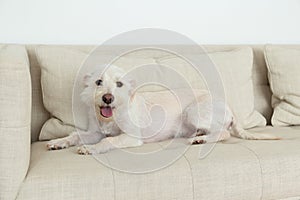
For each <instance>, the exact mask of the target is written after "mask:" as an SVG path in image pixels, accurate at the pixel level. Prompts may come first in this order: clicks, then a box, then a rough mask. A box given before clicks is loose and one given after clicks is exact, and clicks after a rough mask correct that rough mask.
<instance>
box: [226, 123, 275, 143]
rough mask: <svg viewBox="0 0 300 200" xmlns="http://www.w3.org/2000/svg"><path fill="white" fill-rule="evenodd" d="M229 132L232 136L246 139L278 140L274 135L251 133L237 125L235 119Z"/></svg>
mask: <svg viewBox="0 0 300 200" xmlns="http://www.w3.org/2000/svg"><path fill="white" fill-rule="evenodd" d="M230 133H231V135H232V136H234V137H238V138H241V139H246V140H280V138H279V137H276V136H274V135H271V134H260V133H251V132H249V131H246V130H245V129H243V128H242V127H240V126H239V124H238V123H237V122H236V121H235V119H234V120H233V121H232V125H231V131H230Z"/></svg>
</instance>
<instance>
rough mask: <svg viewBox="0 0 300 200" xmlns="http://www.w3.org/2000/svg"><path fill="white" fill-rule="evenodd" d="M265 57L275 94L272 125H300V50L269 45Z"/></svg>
mask: <svg viewBox="0 0 300 200" xmlns="http://www.w3.org/2000/svg"><path fill="white" fill-rule="evenodd" d="M265 56H266V61H267V66H268V69H269V80H270V85H271V90H272V92H273V95H272V107H273V108H274V113H273V116H272V125H274V126H288V125H300V88H299V85H300V79H299V77H300V72H299V68H300V48H299V47H298V48H296V47H292V46H290V47H288V46H278V45H267V46H266V48H265Z"/></svg>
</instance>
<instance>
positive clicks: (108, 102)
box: [102, 93, 114, 104]
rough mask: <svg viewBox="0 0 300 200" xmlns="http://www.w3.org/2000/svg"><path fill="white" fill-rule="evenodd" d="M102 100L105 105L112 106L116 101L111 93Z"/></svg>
mask: <svg viewBox="0 0 300 200" xmlns="http://www.w3.org/2000/svg"><path fill="white" fill-rule="evenodd" d="M102 100H103V101H104V103H107V104H110V103H112V102H113V101H114V96H113V95H112V94H110V93H107V94H105V95H103V96H102Z"/></svg>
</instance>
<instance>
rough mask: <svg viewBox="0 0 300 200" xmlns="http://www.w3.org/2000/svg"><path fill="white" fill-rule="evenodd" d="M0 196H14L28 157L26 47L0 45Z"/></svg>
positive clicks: (27, 63)
mask: <svg viewBox="0 0 300 200" xmlns="http://www.w3.org/2000/svg"><path fill="white" fill-rule="evenodd" d="M0 111H1V114H0V147H1V151H0V199H4V200H6V199H14V198H15V197H16V195H17V193H18V190H19V186H20V185H21V183H22V182H23V179H24V177H25V175H26V172H27V169H28V165H29V157H30V113H31V84H30V73H29V62H28V57H27V52H26V49H25V48H24V47H23V46H20V45H0Z"/></svg>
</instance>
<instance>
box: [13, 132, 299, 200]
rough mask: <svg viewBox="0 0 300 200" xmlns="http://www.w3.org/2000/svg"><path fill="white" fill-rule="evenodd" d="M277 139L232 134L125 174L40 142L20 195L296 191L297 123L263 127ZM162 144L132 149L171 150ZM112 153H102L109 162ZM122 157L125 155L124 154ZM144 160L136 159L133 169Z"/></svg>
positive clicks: (270, 194) (274, 194)
mask: <svg viewBox="0 0 300 200" xmlns="http://www.w3.org/2000/svg"><path fill="white" fill-rule="evenodd" d="M253 131H254V132H258V133H274V134H275V135H277V136H280V137H282V138H283V140H279V141H248V140H240V139H237V138H231V139H230V140H228V141H226V142H224V143H218V144H217V145H216V146H215V147H214V148H213V150H212V151H211V152H210V154H209V155H208V156H207V157H205V158H204V159H199V152H200V148H201V147H203V146H202V145H196V146H192V147H190V148H189V149H188V150H187V151H186V152H185V153H184V155H183V156H181V157H180V158H179V159H178V160H177V161H176V162H174V163H173V164H171V165H169V166H166V167H164V168H162V169H160V170H157V171H154V172H150V173H142V174H129V173H126V172H120V171H118V170H112V169H110V168H109V167H104V165H103V164H101V163H99V162H98V161H96V160H95V158H93V156H81V155H77V154H76V148H75V147H72V148H70V149H65V150H61V151H47V150H46V148H45V142H37V143H34V144H33V145H32V157H31V164H30V169H29V172H28V175H27V177H26V180H25V181H24V184H23V186H22V188H21V190H20V192H19V199H99V198H103V199H112V198H116V199H230V200H234V199H237V200H240V199H279V198H287V197H291V196H299V195H300V185H299V183H300V166H299V165H298V163H299V162H300V157H299V155H300V149H299V145H300V127H288V128H287V127H278V128H273V127H266V128H256V129H253ZM165 146H166V142H162V143H156V144H147V145H144V146H142V147H138V148H131V150H132V151H138V152H140V153H142V152H144V153H145V152H149V150H151V151H152V150H161V149H162V148H163V149H164V151H170V152H172V151H176V149H177V148H166V147H165ZM115 153H117V152H116V151H112V152H109V153H106V154H103V155H101V156H102V158H103V159H107V160H110V158H112V156H114V154H115ZM123 159H125V160H126V158H123ZM142 164H143V163H135V167H134V169H138V168H139V166H140V165H142Z"/></svg>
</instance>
